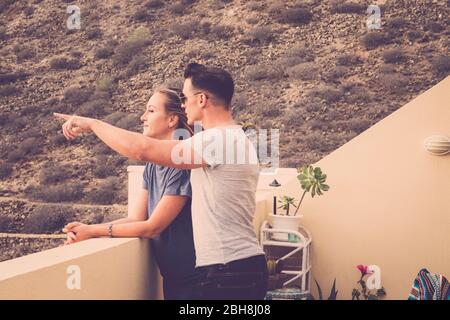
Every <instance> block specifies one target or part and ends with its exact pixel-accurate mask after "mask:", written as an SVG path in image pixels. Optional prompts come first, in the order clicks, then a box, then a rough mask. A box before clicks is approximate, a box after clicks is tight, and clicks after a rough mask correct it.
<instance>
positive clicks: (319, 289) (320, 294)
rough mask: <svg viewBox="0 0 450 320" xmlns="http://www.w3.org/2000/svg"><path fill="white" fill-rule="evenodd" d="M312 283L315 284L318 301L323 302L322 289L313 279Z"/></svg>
mask: <svg viewBox="0 0 450 320" xmlns="http://www.w3.org/2000/svg"><path fill="white" fill-rule="evenodd" d="M314 281H315V282H316V286H317V292H318V293H319V300H323V295H322V289H321V288H320V285H319V283H318V282H317V280H316V279H314Z"/></svg>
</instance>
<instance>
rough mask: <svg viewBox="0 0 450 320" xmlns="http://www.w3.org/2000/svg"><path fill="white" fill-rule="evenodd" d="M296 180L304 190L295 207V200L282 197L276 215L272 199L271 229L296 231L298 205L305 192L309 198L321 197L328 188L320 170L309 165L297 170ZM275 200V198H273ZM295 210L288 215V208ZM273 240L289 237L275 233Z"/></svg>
mask: <svg viewBox="0 0 450 320" xmlns="http://www.w3.org/2000/svg"><path fill="white" fill-rule="evenodd" d="M298 173H299V174H298V176H297V179H298V181H299V182H300V186H301V188H302V189H303V190H304V191H303V194H302V197H301V199H300V201H299V203H298V204H297V205H295V198H293V197H288V196H283V197H282V198H281V199H280V200H279V201H278V202H279V203H281V206H280V207H278V208H281V209H283V211H282V212H280V213H279V214H277V210H276V209H277V207H276V204H275V201H276V199H274V212H273V213H272V214H271V215H270V218H271V221H272V227H273V228H276V229H285V230H298V227H299V225H300V218H301V217H302V215H301V214H299V208H300V205H301V204H302V202H303V199H304V197H305V195H306V193H307V192H311V197H313V198H314V196H316V195H319V196H320V195H323V192H325V191H328V190H329V189H330V187H329V186H328V185H327V184H325V181H326V179H327V175H326V174H324V173H322V169H320V168H319V167H315V168H314V167H313V166H311V165H307V166H303V167H302V168H300V169H299V170H298ZM274 198H275V197H274ZM291 206H292V207H294V208H296V210H295V212H294V214H290V212H291V210H290V207H291ZM274 239H276V240H283V241H286V240H289V235H288V234H287V233H275V234H274Z"/></svg>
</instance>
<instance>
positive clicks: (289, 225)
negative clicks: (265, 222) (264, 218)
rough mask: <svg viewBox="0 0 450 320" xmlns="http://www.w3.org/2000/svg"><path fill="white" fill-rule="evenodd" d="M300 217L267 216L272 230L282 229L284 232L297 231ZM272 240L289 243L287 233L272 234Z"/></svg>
mask: <svg viewBox="0 0 450 320" xmlns="http://www.w3.org/2000/svg"><path fill="white" fill-rule="evenodd" d="M301 218H302V216H301V215H296V216H286V215H278V214H277V215H273V214H270V215H269V219H270V222H271V225H272V228H274V229H284V230H293V231H298V227H299V226H300V219H301ZM273 239H275V240H279V241H289V234H288V233H285V232H283V233H281V232H274V233H273Z"/></svg>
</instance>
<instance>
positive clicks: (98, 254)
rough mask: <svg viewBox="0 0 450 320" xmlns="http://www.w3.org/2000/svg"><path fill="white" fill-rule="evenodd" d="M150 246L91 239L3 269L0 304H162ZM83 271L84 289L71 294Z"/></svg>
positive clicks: (4, 265)
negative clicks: (75, 278)
mask: <svg viewBox="0 0 450 320" xmlns="http://www.w3.org/2000/svg"><path fill="white" fill-rule="evenodd" d="M150 254H151V252H150V247H149V241H148V240H143V239H142V240H141V239H136V238H132V239H130V238H122V239H91V240H88V241H83V242H80V243H76V244H73V245H70V246H65V247H59V248H55V249H51V250H46V251H42V252H39V253H35V254H31V255H28V256H24V257H20V258H17V259H13V260H9V261H5V262H2V263H0V299H158V298H161V292H160V291H159V286H158V285H155V283H156V284H158V282H157V281H158V280H157V277H158V274H157V272H158V271H157V268H156V266H155V264H154V262H153V260H152V259H151V258H150ZM70 266H77V267H79V271H80V272H79V275H80V289H69V287H70V286H69V287H68V286H67V282H68V280H69V283H71V281H70V280H71V279H73V278H71V277H72V276H73V275H74V273H73V271H71V269H69V267H70ZM68 271H70V273H68Z"/></svg>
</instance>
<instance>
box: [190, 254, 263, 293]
mask: <svg viewBox="0 0 450 320" xmlns="http://www.w3.org/2000/svg"><path fill="white" fill-rule="evenodd" d="M199 269H200V271H201V273H202V274H203V276H202V277H201V280H200V282H199V283H198V290H199V293H200V297H201V299H203V300H262V299H264V297H265V295H266V292H267V281H268V272H267V261H266V257H265V256H264V255H258V256H254V257H250V258H246V259H241V260H236V261H232V262H229V263H227V264H215V265H210V266H204V267H200V268H199Z"/></svg>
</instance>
